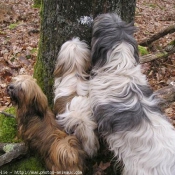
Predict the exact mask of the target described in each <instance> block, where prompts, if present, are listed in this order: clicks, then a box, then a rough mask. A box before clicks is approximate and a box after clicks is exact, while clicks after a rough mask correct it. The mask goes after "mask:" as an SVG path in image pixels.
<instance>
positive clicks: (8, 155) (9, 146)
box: [0, 143, 27, 166]
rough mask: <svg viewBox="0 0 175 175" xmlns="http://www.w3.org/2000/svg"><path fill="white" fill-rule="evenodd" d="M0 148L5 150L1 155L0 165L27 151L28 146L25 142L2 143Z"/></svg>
mask: <svg viewBox="0 0 175 175" xmlns="http://www.w3.org/2000/svg"><path fill="white" fill-rule="evenodd" d="M0 150H1V151H3V152H5V153H4V154H3V155H1V156H0V166H2V165H4V164H6V163H9V162H11V161H12V160H13V159H16V158H17V157H19V156H22V155H25V154H26V153H27V147H26V146H25V144H24V143H0Z"/></svg>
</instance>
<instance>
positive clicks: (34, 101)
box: [7, 75, 48, 113]
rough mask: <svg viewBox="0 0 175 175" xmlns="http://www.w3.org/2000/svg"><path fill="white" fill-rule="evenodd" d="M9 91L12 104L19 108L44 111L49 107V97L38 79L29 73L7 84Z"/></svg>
mask: <svg viewBox="0 0 175 175" xmlns="http://www.w3.org/2000/svg"><path fill="white" fill-rule="evenodd" d="M7 93H8V95H9V96H10V98H11V101H12V104H13V105H16V106H17V107H18V109H21V108H23V109H28V110H31V108H32V109H33V111H35V112H37V113H44V112H45V111H46V109H47V107H48V102H47V98H46V96H45V95H44V93H43V92H42V90H41V88H40V87H39V86H38V85H37V83H36V80H35V79H34V78H32V77H31V76H29V75H19V76H17V77H15V78H14V79H13V81H12V82H11V83H10V84H9V85H8V86H7Z"/></svg>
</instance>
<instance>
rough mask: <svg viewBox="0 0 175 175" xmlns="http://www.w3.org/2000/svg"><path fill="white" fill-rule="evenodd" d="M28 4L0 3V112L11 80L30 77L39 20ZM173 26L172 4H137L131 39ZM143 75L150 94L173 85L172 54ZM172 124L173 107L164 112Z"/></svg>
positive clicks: (148, 0) (159, 44) (153, 0)
mask: <svg viewBox="0 0 175 175" xmlns="http://www.w3.org/2000/svg"><path fill="white" fill-rule="evenodd" d="M32 3H33V1H32V0H22V1H21V0H1V2H0V43H1V44H0V111H2V110H4V109H5V108H6V107H7V106H9V105H10V100H9V97H8V96H7V95H6V93H5V89H6V86H7V84H8V83H9V82H10V81H11V78H12V77H14V76H16V75H18V74H29V75H32V74H33V70H34V64H35V62H36V57H37V51H38V41H39V30H40V16H39V9H37V8H34V7H33V4H32ZM174 23H175V1H174V0H138V1H137V6H136V15H135V25H136V26H137V27H138V31H137V33H136V34H135V37H136V39H137V41H138V43H139V42H141V41H142V40H144V39H145V38H149V37H150V36H152V35H153V34H155V33H157V32H159V31H161V30H163V29H165V28H166V27H168V26H170V25H173V24H174ZM174 39H175V33H174V34H169V35H166V36H165V37H163V38H161V39H159V40H158V41H156V42H154V43H153V45H152V48H151V50H149V52H150V53H154V52H156V51H159V50H162V49H163V48H164V47H165V46H166V45H167V44H168V43H169V42H170V41H172V40H174ZM143 70H144V73H145V74H146V75H147V78H148V81H149V83H150V85H151V87H152V88H153V90H157V89H160V88H162V87H165V86H167V85H168V84H169V83H170V82H172V81H175V54H173V55H171V56H169V57H168V58H166V59H159V60H155V61H152V62H149V63H145V64H143ZM165 112H166V114H167V115H168V116H169V117H170V118H172V119H173V120H174V118H175V117H174V116H175V103H173V104H172V105H171V106H170V107H168V108H167V109H165Z"/></svg>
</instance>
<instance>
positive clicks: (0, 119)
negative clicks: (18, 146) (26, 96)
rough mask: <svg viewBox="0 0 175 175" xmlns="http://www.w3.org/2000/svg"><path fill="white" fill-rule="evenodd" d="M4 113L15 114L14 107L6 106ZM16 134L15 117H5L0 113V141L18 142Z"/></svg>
mask: <svg viewBox="0 0 175 175" xmlns="http://www.w3.org/2000/svg"><path fill="white" fill-rule="evenodd" d="M5 112H6V113H9V114H13V115H15V108H13V107H12V108H8V109H7V110H6V111H5ZM16 135H17V123H16V119H15V118H13V117H7V116H4V115H3V114H0V142H3V143H9V142H10V143H12V142H19V140H16Z"/></svg>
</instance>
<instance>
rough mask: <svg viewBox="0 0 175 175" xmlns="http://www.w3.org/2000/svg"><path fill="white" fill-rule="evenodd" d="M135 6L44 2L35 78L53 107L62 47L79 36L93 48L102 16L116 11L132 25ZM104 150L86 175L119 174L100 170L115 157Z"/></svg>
mask: <svg viewBox="0 0 175 175" xmlns="http://www.w3.org/2000/svg"><path fill="white" fill-rule="evenodd" d="M135 5H136V2H135V0H130V1H127V0H114V1H111V0H79V1H72V0H66V1H65V0H43V1H42V5H41V30H40V43H39V53H38V58H37V62H36V65H35V72H34V77H35V78H36V79H37V81H38V83H39V85H40V86H41V88H42V89H43V91H44V93H45V94H46V96H47V97H48V101H49V104H50V105H52V103H53V93H52V92H53V71H54V67H55V61H56V59H57V55H58V52H59V50H60V47H61V45H62V44H63V43H64V42H65V41H67V40H69V39H71V38H72V37H79V38H80V39H81V40H85V41H87V43H88V44H89V45H90V43H91V30H92V28H91V23H92V21H93V19H94V18H95V17H96V16H97V15H98V14H101V13H108V12H116V13H117V14H118V15H120V16H121V17H122V19H123V20H126V21H129V22H130V21H131V20H133V19H134V10H135ZM130 11H131V13H130ZM125 14H126V15H125ZM103 147H104V144H103V143H102V144H101V150H100V151H99V154H98V155H97V157H96V158H94V159H93V160H90V161H89V162H88V163H87V167H88V168H87V173H86V175H92V174H93V175H95V174H99V173H100V174H102V173H103V172H101V171H105V172H106V173H107V174H111V175H112V174H115V175H117V174H118V173H117V172H115V173H114V171H113V166H110V168H107V170H106V169H104V167H103V168H100V166H102V165H103V163H100V162H101V161H102V162H104V163H105V162H110V161H111V159H112V155H111V154H109V152H108V151H107V149H105V148H104V149H102V148H103ZM104 150H105V151H104ZM111 162H112V161H111ZM96 163H97V165H96V166H95V170H93V166H94V165H95V164H96ZM99 163H100V164H99ZM98 170H99V171H98Z"/></svg>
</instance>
